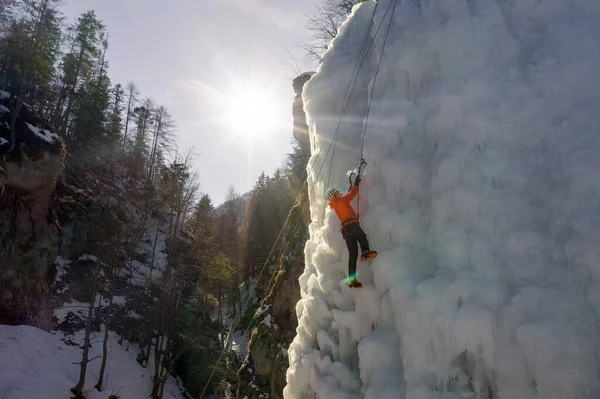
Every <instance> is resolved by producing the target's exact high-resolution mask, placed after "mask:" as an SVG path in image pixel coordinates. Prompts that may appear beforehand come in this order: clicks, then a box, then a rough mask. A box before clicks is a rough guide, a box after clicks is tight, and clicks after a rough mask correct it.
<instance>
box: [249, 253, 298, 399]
mask: <svg viewBox="0 0 600 399" xmlns="http://www.w3.org/2000/svg"><path fill="white" fill-rule="evenodd" d="M303 269H304V262H303V261H301V260H298V259H285V258H284V259H283V260H282V262H281V264H280V270H279V273H278V274H277V277H276V279H275V285H274V286H273V288H272V290H271V293H270V294H269V296H268V297H267V298H266V299H265V301H264V304H263V306H262V307H261V308H260V310H259V311H258V312H257V315H256V328H255V329H254V332H253V333H252V336H251V338H250V342H249V343H248V348H249V350H248V356H247V357H246V360H245V361H244V365H243V366H242V369H241V370H240V372H239V378H240V383H239V385H238V392H237V397H238V398H239V399H241V398H243V397H248V398H249V399H258V398H264V397H269V398H276V399H279V398H283V388H284V387H285V385H286V377H285V373H286V370H287V369H288V367H289V361H288V356H287V347H288V346H289V344H290V342H292V339H293V338H294V335H295V334H296V327H297V326H298V318H297V317H296V311H295V309H294V305H295V304H296V303H297V302H298V300H299V299H300V284H298V278H299V277H300V274H301V273H302V271H303ZM261 395H262V396H261ZM265 395H267V396H265Z"/></svg>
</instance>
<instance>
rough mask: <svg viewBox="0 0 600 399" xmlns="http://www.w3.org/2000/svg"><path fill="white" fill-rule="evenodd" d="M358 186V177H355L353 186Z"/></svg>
mask: <svg viewBox="0 0 600 399" xmlns="http://www.w3.org/2000/svg"><path fill="white" fill-rule="evenodd" d="M359 184H360V175H358V176H356V179H354V185H355V186H358V185H359Z"/></svg>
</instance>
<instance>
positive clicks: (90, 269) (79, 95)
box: [0, 0, 357, 398]
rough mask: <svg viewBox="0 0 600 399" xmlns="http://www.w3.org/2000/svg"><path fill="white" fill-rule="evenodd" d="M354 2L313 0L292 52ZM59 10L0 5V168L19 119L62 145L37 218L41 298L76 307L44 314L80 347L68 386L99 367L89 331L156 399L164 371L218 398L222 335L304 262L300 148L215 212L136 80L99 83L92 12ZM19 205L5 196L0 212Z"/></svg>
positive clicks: (229, 357)
mask: <svg viewBox="0 0 600 399" xmlns="http://www.w3.org/2000/svg"><path fill="white" fill-rule="evenodd" d="M355 3H357V1H350V2H349V1H343V2H332V1H325V2H324V8H321V9H319V10H318V11H317V14H316V15H317V16H318V15H321V16H322V18H318V17H317V16H315V17H313V18H312V19H311V21H309V29H310V30H312V31H313V32H314V33H315V35H316V36H315V37H314V38H313V41H312V42H311V44H306V45H305V46H306V50H307V54H308V55H309V56H315V55H318V54H319V53H322V51H324V49H325V48H326V46H324V43H327V42H328V41H329V40H330V39H331V37H332V36H331V35H333V36H334V35H335V31H331V30H330V29H331V28H332V26H322V25H319V24H321V23H322V21H327V20H329V21H330V22H332V23H333V24H334V26H335V25H336V24H337V25H338V26H339V23H341V20H342V19H341V18H342V17H344V16H345V15H347V13H348V12H349V11H350V8H351V5H353V4H355ZM60 4H61V2H60V0H1V1H0V89H2V90H3V91H4V92H5V93H6V98H7V99H8V100H7V101H8V103H7V105H6V107H5V108H6V112H7V116H6V121H7V122H6V125H5V126H4V127H3V129H5V130H4V132H5V133H4V134H5V135H6V138H5V139H3V140H2V142H1V143H0V146H1V147H0V149H1V151H0V154H1V156H2V158H0V166H1V165H2V161H3V160H5V159H6V157H10V156H17V157H22V156H24V155H23V153H22V151H23V145H24V144H25V143H23V142H22V140H21V138H20V137H19V135H18V130H19V129H18V125H19V123H20V122H19V118H20V117H21V116H22V115H23V114H24V113H25V112H26V113H28V114H32V115H35V117H36V120H38V121H40V122H39V124H40V125H39V126H37V127H36V129H37V128H39V129H42V130H43V131H46V130H47V131H49V132H53V133H55V134H57V135H58V136H59V137H60V138H61V139H60V140H61V145H62V146H63V148H64V150H65V152H64V154H65V157H64V159H63V162H64V172H63V173H62V175H61V176H60V178H59V184H58V189H57V190H56V192H55V193H54V194H53V200H52V206H51V208H52V212H51V213H50V214H51V216H50V217H51V218H52V220H51V223H53V224H55V225H57V226H59V231H60V233H59V239H58V242H57V243H56V247H57V248H59V249H58V256H57V257H56V259H55V260H53V261H52V267H53V268H52V270H53V272H54V274H55V275H56V276H57V278H56V280H55V281H54V282H53V283H52V288H53V289H54V290H55V292H54V293H53V299H52V300H53V303H54V305H56V306H60V305H61V304H70V303H71V304H72V303H79V304H86V306H85V308H84V309H82V311H77V312H72V314H70V315H69V317H68V318H66V320H63V319H59V320H56V319H55V320H54V321H55V323H56V324H58V326H57V328H58V329H62V330H63V331H65V332H67V335H66V336H67V337H68V336H69V334H68V332H69V331H70V332H71V333H73V332H74V331H76V330H81V331H84V334H83V338H82V341H76V340H73V342H72V344H74V345H78V346H79V347H81V349H82V360H81V363H80V365H79V367H81V377H80V380H79V382H78V384H77V385H76V386H75V387H73V389H72V392H73V394H74V395H75V397H82V396H83V395H84V384H85V378H86V371H85V369H86V367H87V365H88V363H89V362H90V361H92V360H96V359H90V358H89V356H88V350H87V348H88V346H89V343H90V339H91V336H92V335H93V334H94V332H95V333H99V332H102V335H103V340H104V343H105V344H104V345H105V348H106V341H107V339H108V335H109V330H110V331H114V332H116V333H118V334H119V335H120V342H119V343H120V344H122V345H126V346H127V348H129V345H130V344H131V345H134V346H135V348H136V350H137V351H138V353H137V359H138V362H139V363H140V364H142V365H143V366H145V367H148V368H149V369H151V375H152V384H153V388H152V394H151V395H152V397H153V398H161V397H162V396H163V393H164V386H165V383H166V381H167V379H168V378H169V377H170V376H178V377H180V378H181V379H182V381H183V384H184V386H185V388H186V391H187V392H188V393H189V394H190V395H192V396H194V397H199V395H200V394H201V393H202V392H204V391H208V392H214V391H217V390H220V389H223V387H224V385H226V384H234V382H235V380H236V375H235V374H236V372H237V369H238V368H239V366H240V363H241V359H239V358H238V357H237V355H236V354H235V353H233V351H231V349H230V347H229V344H230V342H228V334H227V333H228V331H230V330H235V329H238V330H249V329H251V328H252V327H253V325H254V322H255V321H254V315H255V313H256V311H257V310H259V309H260V307H261V301H262V300H263V299H264V298H265V297H266V296H267V295H268V294H269V292H270V290H271V287H272V283H273V276H274V275H275V274H276V273H277V272H278V270H279V268H280V264H281V261H282V259H284V258H285V259H290V258H295V259H299V260H300V261H301V260H302V259H303V244H304V242H305V240H306V237H307V231H306V225H305V223H304V221H302V207H303V206H305V204H302V199H303V198H305V197H306V186H305V184H304V182H305V177H306V176H305V173H306V172H305V170H306V163H307V160H308V156H309V154H308V153H307V152H306V150H305V149H302V148H301V147H300V146H299V145H295V146H294V149H293V151H292V153H291V154H288V157H287V161H286V163H285V164H284V165H282V166H281V167H280V168H279V169H278V170H277V171H276V172H275V173H274V174H272V175H270V176H269V175H266V174H264V173H263V174H261V175H260V176H258V177H257V179H256V182H255V184H254V187H253V189H252V190H251V191H250V192H248V193H238V192H237V191H236V190H235V188H233V187H232V188H230V190H229V191H228V193H227V196H226V200H225V202H224V203H223V204H221V205H219V206H215V204H214V203H213V201H212V200H211V198H210V196H209V195H207V194H206V193H203V192H202V191H201V189H200V187H201V182H202V175H201V174H198V173H197V172H196V171H195V170H194V169H193V166H192V164H193V159H194V157H195V156H197V155H195V154H194V153H193V151H190V152H187V153H181V152H179V151H178V149H177V145H176V140H177V138H176V137H177V125H176V121H175V120H173V118H172V116H171V115H170V113H169V110H168V109H167V107H165V106H164V105H161V104H160V102H161V99H160V98H158V99H152V98H147V97H145V96H144V95H143V93H140V90H139V89H138V87H137V85H136V84H135V82H133V81H130V82H113V81H111V79H110V78H109V71H110V60H109V59H108V58H107V49H108V48H109V46H110V42H109V35H108V31H107V28H106V26H105V25H104V24H103V22H102V21H101V20H99V19H98V17H97V16H96V14H95V13H94V11H93V10H90V11H87V12H84V13H82V14H81V15H80V16H79V17H78V18H77V20H75V21H72V22H68V21H66V20H65V18H64V16H63V15H62V13H61V10H60ZM327 12H330V13H331V12H333V13H337V15H338V16H337V19H336V20H335V21H332V20H331V19H330V17H331V15H328V14H327ZM340 13H341V14H340ZM311 24H312V25H311ZM328 34H329V36H327V35H328ZM290 83H291V82H290ZM3 96H4V95H3ZM290 103H291V99H290ZM3 112H4V111H3ZM290 133H291V126H290ZM24 198H25V194H24V193H22V192H20V191H19V190H17V189H14V188H11V187H8V186H5V187H3V188H2V191H1V192H0V207H1V208H0V209H9V208H10V207H18V206H20V204H21V203H22V200H23V199H24ZM14 234H19V232H14ZM2 267H3V265H0V271H1V270H2ZM38 274H39V273H38ZM36 279H39V276H38V275H37V274H36V273H35V272H33V271H23V274H22V275H19V276H18V279H17V278H15V276H14V275H12V274H11V275H10V276H8V274H0V288H2V289H3V290H11V293H12V292H15V293H20V294H23V292H25V291H26V290H27V287H30V286H33V285H34V284H35V283H36ZM17 280H18V283H17ZM15 295H16V294H15ZM11 296H12V294H11ZM115 298H117V299H118V300H115ZM0 300H2V299H0ZM63 306H64V305H63ZM0 321H7V322H14V320H6V319H5V318H4V317H0ZM102 326H104V327H105V328H104V329H102ZM73 336H74V333H73V334H71V338H73ZM132 347H133V346H132ZM107 356H110V354H109V353H108V352H107V351H106V349H105V350H104V353H103V359H101V360H98V361H101V362H102V372H101V373H100V378H99V381H96V382H95V383H96V389H98V390H102V389H103V386H104V385H103V377H104V366H105V364H106V357H107Z"/></svg>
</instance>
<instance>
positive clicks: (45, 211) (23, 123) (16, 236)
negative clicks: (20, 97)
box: [0, 92, 65, 329]
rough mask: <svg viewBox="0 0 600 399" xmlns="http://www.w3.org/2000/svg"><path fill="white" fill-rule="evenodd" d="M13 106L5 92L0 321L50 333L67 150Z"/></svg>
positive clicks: (0, 129) (0, 100)
mask: <svg viewBox="0 0 600 399" xmlns="http://www.w3.org/2000/svg"><path fill="white" fill-rule="evenodd" d="M11 105H12V104H11V98H10V94H9V93H6V92H0V323H6V324H30V325H34V326H37V327H40V328H43V329H49V328H50V327H51V315H52V309H51V306H44V303H45V302H47V301H48V292H49V285H50V283H51V281H52V280H53V277H54V276H53V274H54V272H53V268H52V267H51V265H52V262H53V260H54V259H55V258H56V255H57V252H58V232H59V227H58V223H57V222H56V215H55V206H54V204H53V202H54V197H55V196H54V194H55V189H56V185H57V182H58V179H59V176H60V175H61V173H62V171H63V162H64V158H65V147H64V145H63V142H62V140H61V139H60V138H59V137H58V136H57V135H56V134H54V133H52V129H50V128H49V127H48V126H47V125H46V124H44V123H43V121H42V120H41V119H40V118H38V117H37V116H36V114H35V112H34V111H33V110H32V108H31V107H30V106H28V105H27V104H24V105H23V106H22V107H21V109H20V111H19V113H18V115H15V111H14V110H13V111H12V112H11V109H14V107H12V106H11ZM12 117H16V118H12ZM11 122H14V123H13V124H14V130H13V129H11ZM13 132H14V134H13Z"/></svg>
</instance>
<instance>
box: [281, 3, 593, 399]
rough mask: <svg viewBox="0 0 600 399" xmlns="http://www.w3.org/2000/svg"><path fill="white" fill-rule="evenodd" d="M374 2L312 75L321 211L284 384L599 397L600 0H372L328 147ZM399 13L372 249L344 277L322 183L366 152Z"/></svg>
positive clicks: (374, 192)
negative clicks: (353, 274) (350, 284)
mask: <svg viewBox="0 0 600 399" xmlns="http://www.w3.org/2000/svg"><path fill="white" fill-rule="evenodd" d="M374 7H375V4H374V3H372V2H367V3H364V4H362V5H361V6H359V7H357V8H355V10H354V12H353V14H352V16H351V17H350V18H349V20H348V21H347V22H346V23H345V25H344V26H343V27H342V28H341V30H340V33H339V35H338V37H337V38H336V39H335V40H334V42H333V43H332V46H331V48H330V50H329V51H328V52H327V54H326V55H325V57H324V59H323V62H322V64H321V66H320V68H319V70H318V72H317V74H316V75H315V76H313V78H312V79H311V80H310V81H309V82H308V83H307V85H306V89H305V92H304V97H305V104H306V105H305V108H306V110H307V112H308V116H309V126H310V131H311V143H312V148H313V155H312V158H311V161H310V165H314V166H312V167H311V168H309V172H310V174H309V187H310V203H311V214H312V220H313V223H312V225H311V226H310V234H311V238H310V240H309V242H308V243H307V246H306V264H307V267H306V269H305V272H304V274H303V275H302V276H301V277H300V283H301V287H302V299H301V301H300V302H299V303H298V305H297V308H296V309H297V313H298V317H299V327H298V329H297V336H296V338H295V340H294V342H293V343H292V345H291V346H290V349H289V356H290V368H289V370H288V373H287V381H288V385H287V387H286V389H285V397H286V398H290V399H291V398H311V397H318V398H363V397H364V398H410V399H417V398H419V399H420V398H444V399H447V398H578V399H581V398H596V397H598V396H599V395H600V383H599V378H598V370H599V369H600V356H599V355H598V353H599V352H598V349H600V348H599V342H598V337H599V336H600V335H599V334H598V326H599V325H600V320H599V314H598V312H599V310H600V301H599V299H600V285H599V281H600V266H599V265H598V263H597V261H595V259H597V258H598V255H599V253H598V251H599V249H598V248H600V245H599V244H600V230H599V229H598V227H597V226H598V225H599V223H600V214H599V213H598V212H597V204H598V203H599V199H600V177H599V176H600V175H598V173H597V172H596V171H597V170H599V169H600V157H598V156H597V153H598V150H599V149H600V137H599V136H598V134H597V126H599V125H600V113H598V110H599V109H600V80H598V79H597V72H596V71H598V70H600V50H599V49H600V24H599V23H598V21H600V3H598V2H596V1H591V0H580V1H573V2H565V1H564V0H548V1H543V2H540V1H533V0H532V1H528V0H524V1H519V2H514V1H508V0H497V1H493V0H469V1H466V0H465V1H455V2H441V1H424V0H415V1H409V0H380V1H379V2H378V5H377V9H376V10H375V14H374V18H373V21H374V22H373V23H374V26H373V28H372V29H370V35H371V37H373V36H374V35H375V32H377V27H378V26H379V24H380V23H381V22H382V21H383V22H382V25H381V26H382V28H381V29H380V30H379V33H378V34H377V36H376V37H375V39H374V45H373V48H372V49H371V51H370V52H369V53H368V55H367V58H366V61H365V63H364V64H363V66H362V68H361V70H360V74H359V77H358V79H357V83H356V87H355V89H354V91H353V94H352V96H351V98H350V100H349V103H348V109H347V112H346V115H345V117H344V120H343V123H342V125H341V129H340V133H339V136H338V137H337V141H336V142H335V152H333V151H327V150H328V148H329V143H330V140H331V137H332V136H333V135H334V133H335V131H336V126H337V124H338V115H339V113H340V107H341V105H342V99H343V98H344V94H345V92H346V90H347V87H348V83H349V82H350V81H351V78H352V76H353V75H352V73H353V68H354V66H355V64H356V60H357V58H358V57H359V53H360V49H361V46H362V44H363V40H364V37H365V33H366V32H367V30H368V29H369V21H370V19H371V16H372V13H373V9H374ZM390 18H391V21H392V22H391V24H390V29H389V37H388V40H387V43H386V45H385V52H384V57H383V61H382V65H381V69H380V72H379V75H378V78H377V81H376V83H375V86H374V89H373V90H374V91H373V98H372V101H371V111H370V116H369V119H368V129H367V132H366V138H365V146H364V156H365V158H366V159H367V161H368V162H369V167H368V168H367V174H366V175H365V177H364V179H363V183H362V185H361V192H362V194H361V196H360V214H361V223H362V225H363V228H364V229H365V231H366V232H367V234H368V235H369V238H370V240H371V244H372V247H373V248H374V249H376V250H378V251H379V254H380V256H379V257H378V258H377V259H376V260H375V261H374V262H373V265H372V267H368V265H365V264H363V265H359V269H358V271H359V279H360V280H361V281H362V282H363V284H364V285H365V287H364V288H363V289H362V290H358V291H356V290H354V291H352V290H350V289H348V288H347V287H345V286H343V285H342V284H341V283H340V281H341V280H342V279H343V278H344V277H345V275H346V268H347V266H346V264H347V256H348V255H347V251H346V249H345V245H344V243H343V241H342V238H341V235H340V234H339V232H338V221H337V219H336V218H335V215H333V214H332V212H331V211H327V212H325V219H324V221H322V220H321V217H322V215H323V213H324V210H323V208H324V206H325V205H326V204H325V200H324V195H325V191H326V190H327V188H328V187H327V186H336V187H342V186H343V185H344V184H346V182H347V179H346V176H345V172H346V171H347V170H349V169H351V168H353V167H354V166H355V165H356V164H357V163H358V161H359V160H360V147H361V138H362V129H363V123H364V120H365V116H366V114H367V105H368V101H369V94H370V90H371V84H372V83H373V78H374V76H375V72H376V69H377V62H378V60H379V54H381V50H382V47H383V44H384V38H385V33H386V31H387V27H388V21H389V20H390ZM320 148H322V150H321V151H319V149H320ZM332 154H334V157H333V161H331V156H332ZM330 162H331V168H330ZM321 165H324V167H323V170H322V171H321V173H319V168H320V167H321ZM329 175H330V176H331V180H330V181H329V182H328V176H329Z"/></svg>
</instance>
